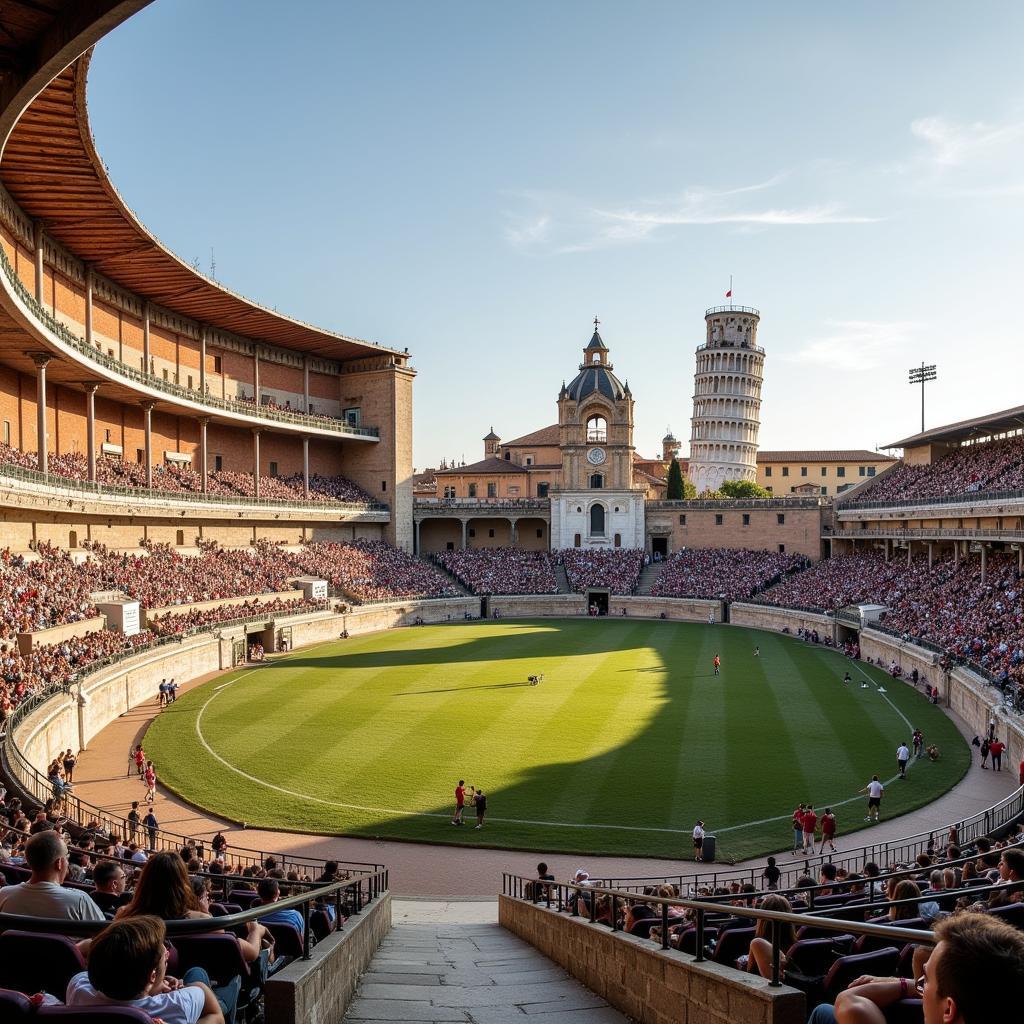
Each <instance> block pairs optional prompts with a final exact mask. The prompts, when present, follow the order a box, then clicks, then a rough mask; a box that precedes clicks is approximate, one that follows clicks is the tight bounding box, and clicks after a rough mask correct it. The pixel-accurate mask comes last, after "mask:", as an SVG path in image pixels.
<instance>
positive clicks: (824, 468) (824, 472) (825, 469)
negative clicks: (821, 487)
mask: <svg viewBox="0 0 1024 1024" xmlns="http://www.w3.org/2000/svg"><path fill="white" fill-rule="evenodd" d="M821 475H822V476H828V466H822V467H821Z"/></svg>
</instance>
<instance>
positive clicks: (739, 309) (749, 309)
mask: <svg viewBox="0 0 1024 1024" xmlns="http://www.w3.org/2000/svg"><path fill="white" fill-rule="evenodd" d="M712 313H753V314H754V316H760V315H761V310H759V309H754V307H753V306H732V305H729V306H712V307H711V308H710V309H705V310H704V315H705V316H711V314H712Z"/></svg>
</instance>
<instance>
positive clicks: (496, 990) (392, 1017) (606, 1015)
mask: <svg viewBox="0 0 1024 1024" xmlns="http://www.w3.org/2000/svg"><path fill="white" fill-rule="evenodd" d="M392 906H393V913H394V926H393V927H392V929H391V931H390V932H388V934H387V935H386V936H385V938H384V941H383V942H382V943H381V945H380V948H379V949H378V950H377V953H376V955H375V956H374V958H373V960H372V961H371V962H370V966H369V969H368V970H367V972H366V974H364V975H363V977H362V979H361V980H360V982H359V988H358V990H357V991H356V995H355V999H354V1000H353V1001H352V1003H351V1004H350V1005H349V1008H348V1012H347V1013H346V1014H345V1024H357V1022H359V1024H369V1022H371V1021H381V1022H383V1021H388V1022H390V1024H394V1022H396V1021H438V1022H440V1021H445V1022H447V1021H463V1022H466V1024H512V1022H513V1021H520V1020H525V1021H529V1020H531V1019H538V1020H543V1021H544V1024H570V1022H572V1024H626V1018H625V1017H624V1016H623V1015H622V1014H620V1013H619V1012H618V1011H617V1010H613V1009H612V1008H611V1007H610V1006H609V1005H608V1004H607V1003H606V1002H605V1001H604V1000H603V999H602V998H601V997H600V996H596V995H594V993H593V992H591V991H590V990H589V989H587V988H584V987H583V986H582V985H581V984H579V982H577V981H575V980H574V979H573V978H571V977H569V975H568V974H566V973H565V971H563V970H562V969H561V968H560V967H559V966H558V965H557V964H554V963H552V961H550V960H548V958H547V957H545V956H544V955H543V954H542V953H539V952H537V950H536V949H534V948H533V946H530V945H528V944H527V943H525V942H523V941H522V940H521V939H519V938H517V937H516V936H515V935H513V934H511V932H507V931H505V929H504V928H502V927H501V926H500V925H499V924H498V923H497V920H496V919H497V905H496V903H495V901H493V900H489V901H487V902H484V903H478V902H475V901H474V902H468V901H467V902H450V903H448V902H433V901H430V902H427V901H422V902H421V901H419V900H395V901H394V903H393V905H392ZM533 1014H540V1015H542V1016H540V1017H537V1018H533V1017H532V1015H533Z"/></svg>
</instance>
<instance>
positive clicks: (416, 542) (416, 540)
mask: <svg viewBox="0 0 1024 1024" xmlns="http://www.w3.org/2000/svg"><path fill="white" fill-rule="evenodd" d="M412 553H413V554H414V555H418V554H419V553H420V521H419V520H418V519H417V520H416V522H415V523H414V524H413V539H412Z"/></svg>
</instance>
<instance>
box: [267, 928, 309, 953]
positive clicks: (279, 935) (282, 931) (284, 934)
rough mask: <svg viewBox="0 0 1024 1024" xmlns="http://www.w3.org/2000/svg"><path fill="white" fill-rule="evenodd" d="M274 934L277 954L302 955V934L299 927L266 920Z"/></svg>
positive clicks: (271, 932)
mask: <svg viewBox="0 0 1024 1024" xmlns="http://www.w3.org/2000/svg"><path fill="white" fill-rule="evenodd" d="M264 923H265V924H266V926H267V929H268V930H269V932H270V934H271V935H273V936H274V953H275V955H276V956H302V936H301V935H300V934H299V931H298V929H297V928H293V927H292V926H291V925H290V924H284V923H283V922H264Z"/></svg>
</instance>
